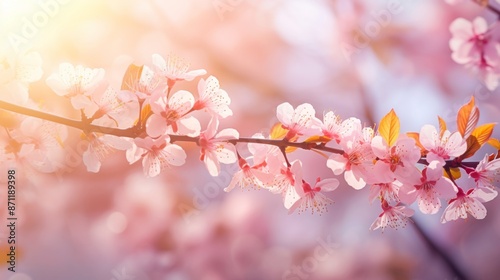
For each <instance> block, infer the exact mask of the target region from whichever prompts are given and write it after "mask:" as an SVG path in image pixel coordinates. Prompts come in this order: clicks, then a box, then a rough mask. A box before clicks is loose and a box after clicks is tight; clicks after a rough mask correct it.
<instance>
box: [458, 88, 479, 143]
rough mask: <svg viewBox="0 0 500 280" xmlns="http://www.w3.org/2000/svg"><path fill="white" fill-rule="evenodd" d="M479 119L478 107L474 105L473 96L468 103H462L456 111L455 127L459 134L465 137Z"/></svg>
mask: <svg viewBox="0 0 500 280" xmlns="http://www.w3.org/2000/svg"><path fill="white" fill-rule="evenodd" d="M478 121H479V109H478V108H477V107H476V105H474V96H473V97H471V99H470V101H469V103H467V104H465V105H463V106H462V107H461V108H460V110H459V111H458V115H457V128H458V131H459V132H460V134H462V136H463V137H464V138H465V139H467V138H468V137H469V135H470V134H471V133H472V131H473V130H474V128H475V127H476V125H477V122H478Z"/></svg>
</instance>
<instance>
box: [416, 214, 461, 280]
mask: <svg viewBox="0 0 500 280" xmlns="http://www.w3.org/2000/svg"><path fill="white" fill-rule="evenodd" d="M412 221H413V223H411V224H413V227H414V228H415V230H416V231H417V233H418V235H420V237H421V238H422V239H423V240H424V242H425V244H426V245H427V247H429V249H430V250H431V251H432V252H434V253H436V254H437V255H438V256H439V257H440V258H441V259H442V260H443V261H444V263H445V264H446V266H447V267H448V269H449V270H450V272H451V273H453V276H454V277H455V278H453V279H460V280H466V279H469V278H468V277H467V276H466V275H465V273H464V272H463V271H462V270H461V269H460V267H458V265H457V264H455V262H454V261H453V260H452V259H451V257H450V256H448V254H446V252H444V250H443V249H442V248H440V247H439V246H438V245H437V244H436V243H435V242H434V241H433V240H432V239H431V238H430V237H429V236H428V235H427V234H426V233H425V231H424V230H423V229H422V228H421V227H420V225H419V224H418V223H417V221H415V219H412Z"/></svg>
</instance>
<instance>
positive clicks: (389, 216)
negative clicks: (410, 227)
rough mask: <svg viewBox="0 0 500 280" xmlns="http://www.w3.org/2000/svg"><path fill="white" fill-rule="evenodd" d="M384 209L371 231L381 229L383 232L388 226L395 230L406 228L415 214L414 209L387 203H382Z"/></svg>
mask: <svg viewBox="0 0 500 280" xmlns="http://www.w3.org/2000/svg"><path fill="white" fill-rule="evenodd" d="M382 209H383V211H382V213H380V215H379V216H378V218H377V219H376V220H375V221H374V222H373V224H372V225H371V227H370V230H376V229H379V228H381V229H382V231H383V230H384V229H385V228H386V227H387V226H389V227H391V228H393V229H397V228H404V227H405V226H406V224H407V223H408V221H409V217H411V216H413V214H414V213H415V211H413V209H410V208H408V207H406V206H404V205H399V204H398V205H396V206H391V205H389V204H388V203H387V202H386V201H383V202H382ZM410 221H411V220H410Z"/></svg>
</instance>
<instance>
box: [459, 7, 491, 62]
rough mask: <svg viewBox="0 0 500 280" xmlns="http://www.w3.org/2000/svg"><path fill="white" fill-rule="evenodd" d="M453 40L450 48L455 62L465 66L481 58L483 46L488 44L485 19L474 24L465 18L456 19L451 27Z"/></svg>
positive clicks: (475, 21) (480, 19)
mask: <svg viewBox="0 0 500 280" xmlns="http://www.w3.org/2000/svg"><path fill="white" fill-rule="evenodd" d="M450 31H451V33H452V36H453V37H452V38H451V40H450V48H451V50H452V51H453V53H452V58H453V60H455V62H457V63H460V64H465V63H468V62H470V61H471V60H475V59H478V58H479V57H480V56H481V52H482V49H483V46H484V45H485V44H487V43H488V39H489V35H488V34H487V32H488V24H487V22H486V20H485V19H484V18H483V17H476V18H475V19H474V20H473V21H472V22H471V21H468V20H466V19H464V18H457V19H455V20H454V21H453V22H452V23H451V25H450Z"/></svg>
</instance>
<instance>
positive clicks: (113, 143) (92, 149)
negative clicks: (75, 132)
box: [82, 133, 131, 173]
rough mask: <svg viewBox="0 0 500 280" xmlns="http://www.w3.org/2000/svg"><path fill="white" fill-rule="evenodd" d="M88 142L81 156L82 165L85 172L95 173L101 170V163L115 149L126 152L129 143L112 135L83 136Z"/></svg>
mask: <svg viewBox="0 0 500 280" xmlns="http://www.w3.org/2000/svg"><path fill="white" fill-rule="evenodd" d="M85 138H86V140H87V141H88V147H87V150H85V151H84V152H83V154H82V159H83V163H84V164H85V166H86V167H87V171H89V172H94V173H97V172H99V170H100V169H101V163H102V162H103V161H104V160H105V159H106V158H107V157H108V155H110V154H111V153H113V152H114V151H115V150H116V149H118V150H127V149H129V148H130V146H131V144H130V142H128V141H126V140H124V139H123V138H120V137H116V136H113V135H98V134H96V133H89V134H88V135H85Z"/></svg>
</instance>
